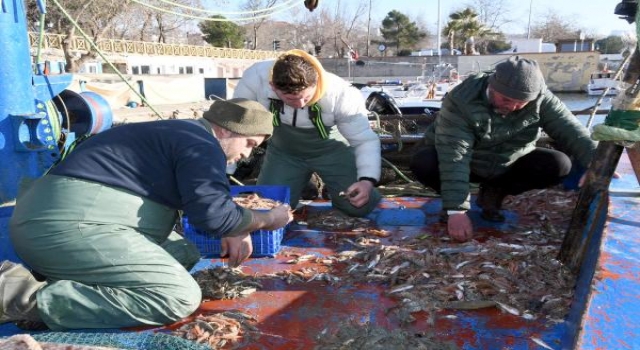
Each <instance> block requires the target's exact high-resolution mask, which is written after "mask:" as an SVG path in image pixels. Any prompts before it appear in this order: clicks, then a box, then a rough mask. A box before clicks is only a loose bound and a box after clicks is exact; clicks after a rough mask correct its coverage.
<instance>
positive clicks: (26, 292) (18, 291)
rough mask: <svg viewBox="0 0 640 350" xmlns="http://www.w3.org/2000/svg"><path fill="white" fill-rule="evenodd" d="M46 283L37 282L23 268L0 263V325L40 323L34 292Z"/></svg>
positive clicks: (17, 265)
mask: <svg viewBox="0 0 640 350" xmlns="http://www.w3.org/2000/svg"><path fill="white" fill-rule="evenodd" d="M45 284H46V282H38V281H37V280H36V279H35V277H33V275H32V274H31V272H29V270H27V269H26V268H25V267H24V266H22V265H20V264H16V263H14V262H11V261H8V260H5V261H3V262H1V263H0V323H5V322H13V321H23V320H24V321H42V319H41V318H40V315H39V314H38V308H37V305H36V292H37V291H38V290H39V289H40V288H42V287H43V286H44V285H45Z"/></svg>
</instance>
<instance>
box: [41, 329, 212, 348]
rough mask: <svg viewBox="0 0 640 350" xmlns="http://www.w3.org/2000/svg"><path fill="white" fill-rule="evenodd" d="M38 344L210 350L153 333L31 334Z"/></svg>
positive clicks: (171, 336) (184, 340) (203, 346)
mask: <svg viewBox="0 0 640 350" xmlns="http://www.w3.org/2000/svg"><path fill="white" fill-rule="evenodd" d="M31 336H32V337H33V338H34V339H35V340H37V341H38V342H46V343H59V344H75V345H92V346H102V347H113V348H118V349H136V350H158V349H181V350H182V349H184V350H211V348H210V347H209V346H206V345H202V344H198V343H195V342H193V341H191V340H186V339H183V338H179V337H176V336H173V335H169V334H165V333H154V332H119V333H116V332H113V333H109V332H99V333H92V332H43V333H35V334H31Z"/></svg>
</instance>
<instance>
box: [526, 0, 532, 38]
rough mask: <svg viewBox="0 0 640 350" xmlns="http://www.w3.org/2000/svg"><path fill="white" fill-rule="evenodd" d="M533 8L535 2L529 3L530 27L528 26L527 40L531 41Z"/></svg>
mask: <svg viewBox="0 0 640 350" xmlns="http://www.w3.org/2000/svg"><path fill="white" fill-rule="evenodd" d="M532 8H533V0H530V1H529V25H528V26H527V39H531V9H532Z"/></svg>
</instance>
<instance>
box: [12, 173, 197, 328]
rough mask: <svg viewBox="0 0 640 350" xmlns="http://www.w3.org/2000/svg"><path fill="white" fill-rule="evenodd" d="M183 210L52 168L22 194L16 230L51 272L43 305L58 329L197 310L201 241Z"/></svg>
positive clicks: (32, 258) (145, 321) (133, 322)
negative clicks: (194, 240) (178, 226)
mask: <svg viewBox="0 0 640 350" xmlns="http://www.w3.org/2000/svg"><path fill="white" fill-rule="evenodd" d="M176 215H177V212H176V211H175V210H172V209H170V208H167V207H165V206H163V205H160V204H158V203H156V202H153V201H150V200H148V199H145V198H142V197H140V196H137V195H135V194H132V193H130V192H129V191H126V190H121V189H115V188H111V187H107V186H104V185H101V184H98V183H94V182H89V181H84V180H79V179H74V178H69V177H62V176H55V175H46V176H44V177H42V178H40V179H38V180H37V181H35V182H34V183H33V184H32V185H31V186H30V187H29V188H28V189H27V190H26V191H25V192H24V193H21V194H20V195H19V196H18V199H17V202H16V206H15V209H14V213H13V217H12V218H11V222H10V235H11V240H12V242H13V245H14V246H15V250H16V252H17V253H18V255H19V256H20V258H21V259H22V260H23V261H24V262H25V263H26V264H28V265H29V266H30V267H31V268H32V269H33V270H34V271H36V272H39V273H40V274H42V275H44V276H46V277H47V283H46V285H45V286H44V287H43V288H41V289H40V290H39V291H38V292H37V304H38V310H39V313H40V316H41V318H42V320H43V321H44V322H45V323H46V324H47V326H49V328H51V329H52V330H63V329H66V328H118V327H129V326H137V325H163V324H168V323H171V322H174V321H176V320H179V319H181V318H183V317H186V316H188V315H190V314H191V313H192V312H194V311H195V310H196V309H197V308H198V306H199V305H200V302H201V291H200V288H199V286H198V284H197V283H196V282H195V280H194V279H193V278H192V277H191V275H190V274H189V272H188V270H187V269H190V268H191V267H192V266H193V265H194V264H195V263H196V262H197V261H198V260H199V258H200V254H199V252H198V250H197V248H196V247H195V246H194V245H193V244H191V243H189V242H188V241H186V240H184V239H183V238H182V237H181V236H180V235H178V234H177V233H175V232H172V229H173V226H174V224H175V221H176Z"/></svg>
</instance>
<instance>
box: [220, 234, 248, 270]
mask: <svg viewBox="0 0 640 350" xmlns="http://www.w3.org/2000/svg"><path fill="white" fill-rule="evenodd" d="M251 253H253V246H252V245H251V235H250V234H249V232H247V233H245V234H243V235H240V236H232V237H223V238H222V241H221V242H220V257H221V258H223V257H226V256H227V255H228V256H229V266H231V267H238V266H240V264H242V263H243V262H244V261H245V260H247V259H249V257H250V256H251Z"/></svg>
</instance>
